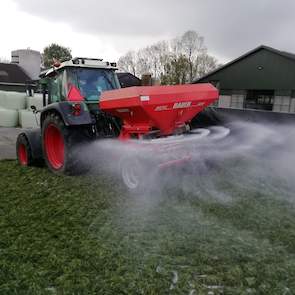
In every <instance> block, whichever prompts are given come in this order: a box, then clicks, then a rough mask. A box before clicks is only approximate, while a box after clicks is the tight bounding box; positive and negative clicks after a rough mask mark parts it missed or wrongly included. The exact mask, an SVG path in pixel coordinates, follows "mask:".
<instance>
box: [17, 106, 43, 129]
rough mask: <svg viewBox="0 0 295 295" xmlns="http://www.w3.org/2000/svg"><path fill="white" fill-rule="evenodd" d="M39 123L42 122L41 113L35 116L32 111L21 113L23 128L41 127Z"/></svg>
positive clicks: (20, 118)
mask: <svg viewBox="0 0 295 295" xmlns="http://www.w3.org/2000/svg"><path fill="white" fill-rule="evenodd" d="M37 122H38V123H37ZM39 122H40V113H37V114H34V113H33V112H32V111H30V110H20V111H19V124H20V126H21V127H22V128H36V127H39Z"/></svg>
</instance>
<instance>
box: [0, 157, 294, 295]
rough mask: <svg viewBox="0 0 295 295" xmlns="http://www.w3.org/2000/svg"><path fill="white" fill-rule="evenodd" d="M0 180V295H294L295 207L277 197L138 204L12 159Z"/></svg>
mask: <svg viewBox="0 0 295 295" xmlns="http://www.w3.org/2000/svg"><path fill="white" fill-rule="evenodd" d="M0 175H1V179H0V234H1V240H0V294H190V295H192V294H196V295H197V294H210V295H212V294H282V295H288V294H295V293H294V292H295V208H294V205H293V204H292V203H291V202H290V201H287V200H285V199H284V198H281V197H280V196H278V195H275V194H272V193H269V192H268V193H266V192H264V191H263V190H259V191H255V189H249V188H248V189H246V188H242V187H238V186H234V185H233V184H231V185H229V184H224V186H225V188H224V192H228V193H229V194H230V195H231V200H228V201H224V200H223V201H222V200H217V199H215V198H210V196H209V195H208V197H206V196H205V195H200V194H201V193H195V194H194V193H189V192H187V193H184V192H183V191H181V190H177V189H166V190H165V192H163V193H162V194H161V195H153V196H150V198H145V199H141V198H140V197H139V196H137V197H136V196H129V195H128V194H127V193H126V191H124V189H123V188H122V187H120V185H116V181H115V180H114V179H111V178H107V177H105V176H100V177H99V176H95V177H94V176H92V177H89V176H88V177H84V178H83V177H72V178H71V177H58V176H55V175H53V174H51V173H49V172H48V171H47V169H44V168H21V167H19V166H18V165H17V164H16V163H15V162H13V161H2V162H0Z"/></svg>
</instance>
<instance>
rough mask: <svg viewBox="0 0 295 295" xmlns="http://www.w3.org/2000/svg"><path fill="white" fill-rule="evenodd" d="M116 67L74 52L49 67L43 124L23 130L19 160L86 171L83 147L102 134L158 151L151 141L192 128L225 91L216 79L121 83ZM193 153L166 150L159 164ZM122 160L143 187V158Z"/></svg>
mask: <svg viewBox="0 0 295 295" xmlns="http://www.w3.org/2000/svg"><path fill="white" fill-rule="evenodd" d="M116 70H117V68H116V64H115V63H109V62H105V61H103V60H102V59H92V58H74V59H72V60H68V61H65V62H62V63H56V64H55V65H54V66H53V67H52V68H50V69H49V70H47V71H45V72H43V73H42V74H41V76H40V78H41V81H42V83H43V84H42V85H43V108H42V109H41V110H37V109H34V110H33V111H34V112H35V113H37V112H39V113H40V127H39V128H36V129H31V130H25V131H23V132H22V133H21V134H20V135H19V136H18V138H17V142H16V153H17V159H18V162H19V164H20V165H23V166H32V165H38V164H40V163H42V162H43V163H44V162H45V164H46V166H47V167H48V168H49V169H50V170H51V171H52V172H54V173H56V174H68V175H73V174H77V173H83V172H85V171H87V169H88V166H89V163H88V164H87V163H82V162H81V160H80V158H81V157H79V156H78V154H77V151H79V148H78V147H79V146H81V145H83V144H84V145H87V144H88V143H89V142H93V141H95V140H99V139H112V140H121V141H122V142H124V143H126V146H130V145H131V144H132V142H134V141H137V142H140V143H144V146H145V147H146V146H149V147H148V149H150V151H152V152H153V149H154V147H153V146H154V145H153V144H150V145H147V143H154V142H155V141H157V140H161V139H163V138H167V137H170V136H172V135H179V134H189V133H190V131H191V126H190V122H191V120H192V119H193V118H194V117H195V116H196V115H197V114H198V113H200V112H201V111H202V110H204V109H205V108H206V107H207V106H209V105H210V104H212V103H213V102H214V101H216V100H217V99H218V96H219V94H218V90H217V89H216V88H214V87H213V86H212V85H211V84H201V85H176V86H139V87H130V88H124V89H121V88H120V83H119V80H118V78H117V75H116ZM134 146H138V145H134V144H132V147H134ZM162 150H163V149H162ZM164 150H167V148H166V146H165V148H164ZM133 156H134V155H133ZM158 156H159V154H158ZM131 157H132V155H131ZM187 159H188V157H187V155H183V156H180V157H179V158H177V159H169V157H167V156H165V157H163V160H159V163H158V166H159V167H166V166H167V165H168V166H170V165H175V164H177V163H179V162H183V161H186V160H187ZM133 160H134V159H133ZM118 163H121V164H120V165H121V171H122V178H123V182H124V183H125V184H126V186H127V187H128V188H130V189H135V188H137V187H138V186H139V183H140V181H139V180H138V179H137V177H138V175H137V174H138V173H137V171H135V170H134V166H136V165H137V166H140V164H139V165H138V164H135V162H134V161H133V162H132V163H133V164H132V165H131V167H130V168H126V166H125V165H122V163H124V159H118ZM136 163H137V162H136ZM129 166H130V165H129Z"/></svg>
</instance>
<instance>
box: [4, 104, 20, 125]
mask: <svg viewBox="0 0 295 295" xmlns="http://www.w3.org/2000/svg"><path fill="white" fill-rule="evenodd" d="M16 126H18V111H16V110H8V109H4V108H1V107H0V127H16Z"/></svg>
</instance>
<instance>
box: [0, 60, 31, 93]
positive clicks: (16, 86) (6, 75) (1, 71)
mask: <svg viewBox="0 0 295 295" xmlns="http://www.w3.org/2000/svg"><path fill="white" fill-rule="evenodd" d="M29 81H31V78H30V77H29V76H28V75H27V74H26V73H25V71H24V70H23V69H22V68H21V67H20V66H19V65H16V64H12V63H0V90H4V91H17V92H25V91H26V84H27V83H28V82H29Z"/></svg>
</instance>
